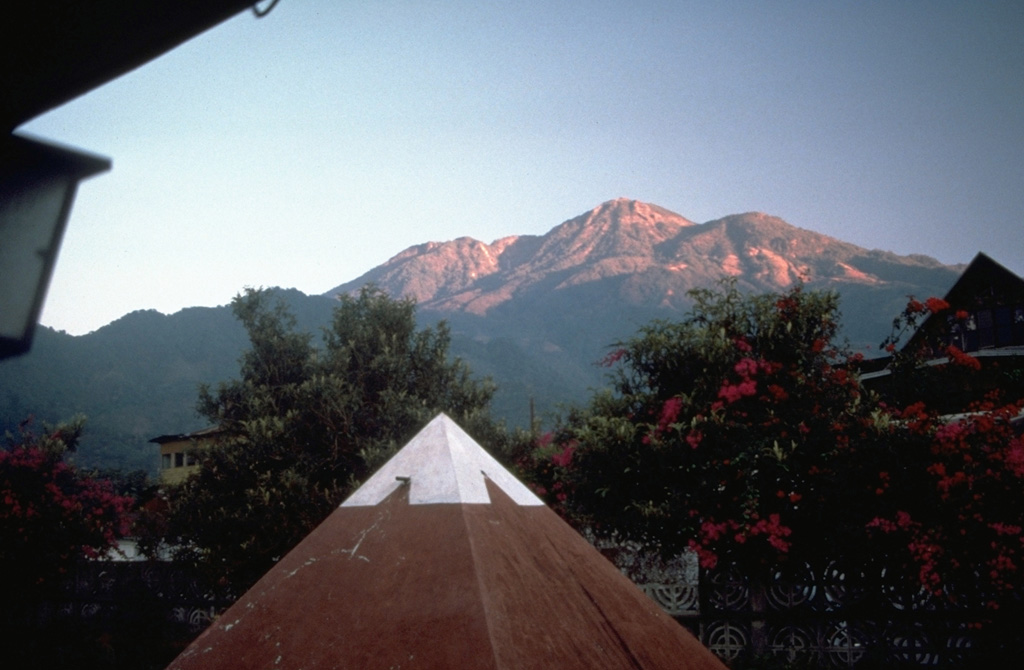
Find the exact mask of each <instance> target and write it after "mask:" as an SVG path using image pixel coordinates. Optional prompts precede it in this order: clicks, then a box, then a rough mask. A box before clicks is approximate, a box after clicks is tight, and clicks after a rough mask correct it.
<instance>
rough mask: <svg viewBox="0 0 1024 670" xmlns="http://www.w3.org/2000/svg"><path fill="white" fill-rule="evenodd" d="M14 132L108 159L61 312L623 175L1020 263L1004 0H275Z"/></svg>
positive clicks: (565, 195)
mask: <svg viewBox="0 0 1024 670" xmlns="http://www.w3.org/2000/svg"><path fill="white" fill-rule="evenodd" d="M20 132H24V133H28V134H31V135H34V136H36V137H41V138H44V139H49V140H52V141H56V142H59V143H62V144H66V145H70V146H73V147H76V148H79V149H82V150H85V151H88V152H91V153H95V154H99V155H101V156H105V157H108V158H110V159H111V160H112V162H113V168H112V170H111V171H110V172H108V173H105V174H102V175H99V176H97V177H93V178H91V179H89V180H87V181H85V182H83V183H82V184H81V186H80V187H79V190H78V196H77V198H76V201H75V204H74V208H73V210H72V213H71V218H70V222H69V225H68V231H67V233H66V235H65V238H64V242H63V246H62V249H61V252H60V256H59V259H58V262H57V267H56V270H55V273H54V277H53V281H52V283H51V286H50V290H49V294H48V297H47V300H46V304H45V307H44V310H43V314H42V317H41V322H42V323H43V324H44V325H48V326H51V327H53V328H57V329H59V330H65V331H67V332H69V333H72V334H76V335H77V334H84V333H87V332H90V331H92V330H95V329H97V328H99V327H101V326H103V325H105V324H107V323H109V322H111V321H113V320H115V319H117V318H119V317H121V316H123V315H125V314H127V313H129V312H132V311H134V310H138V309H157V310H159V311H161V312H164V313H168V314H169V313H174V312H176V311H178V310H180V309H182V308H185V307H189V306H197V305H205V306H212V305H222V304H226V303H228V302H230V301H231V298H232V297H233V296H234V295H236V294H238V293H239V292H241V291H242V290H243V289H244V288H245V287H247V286H282V287H289V288H298V289H299V290H301V291H303V292H305V293H308V294H317V293H323V292H325V291H328V290H330V289H331V288H333V287H335V286H337V285H338V284H341V283H344V282H347V281H350V280H352V279H355V278H357V277H359V276H360V275H362V274H363V273H364V272H366V271H368V270H370V269H371V268H373V267H375V266H377V265H380V264H381V263H383V262H385V261H386V260H388V259H389V258H390V257H392V256H394V255H395V254H397V253H399V252H400V251H402V250H404V249H406V248H407V247H409V246H412V245H415V244H421V243H424V242H427V241H447V240H452V239H455V238H458V237H463V236H469V237H473V238H476V239H479V240H481V241H484V242H491V241H493V240H496V239H499V238H501V237H505V236H508V235H522V234H543V233H545V232H547V231H548V230H550V229H551V228H553V227H555V226H556V225H558V224H560V223H562V222H563V221H565V220H568V219H570V218H573V217H575V216H578V215H579V214H582V213H584V212H586V211H588V210H590V209H592V208H594V207H596V206H597V205H599V204H600V203H602V202H604V201H607V200H611V199H613V198H617V197H628V198H635V199H637V200H642V201H645V202H650V203H654V204H657V205H660V206H662V207H666V208H668V209H670V210H673V211H675V212H678V213H679V214H681V215H683V216H685V217H687V218H688V219H690V220H692V221H695V222H698V223H704V222H707V221H711V220H714V219H717V218H721V217H723V216H728V215H730V214H738V213H742V212H749V211H760V212H765V213H768V214H771V215H774V216H778V217H781V218H783V219H785V220H786V221H788V222H789V223H791V224H793V225H796V226H799V227H801V228H806V229H810V230H814V231H817V232H820V233H824V234H827V235H831V236H833V237H836V238H838V239H841V240H844V241H847V242H852V243H855V244H859V245H861V246H864V247H867V248H871V249H875V248H878V249H884V250H888V251H893V252H896V253H898V254H912V253H917V254H926V255H929V256H932V257H934V258H937V259H938V260H940V261H942V262H944V263H966V262H968V261H970V260H971V258H973V257H974V255H975V254H976V253H977V252H978V251H984V252H986V253H988V254H989V255H990V256H992V257H993V258H994V259H995V260H997V261H998V262H1000V263H1002V264H1003V265H1005V266H1006V267H1008V268H1009V269H1011V270H1013V271H1014V272H1016V273H1018V274H1024V237H1022V235H1021V230H1022V225H1021V224H1022V221H1024V3H1021V2H1015V1H1011V2H983V1H980V0H979V1H978V2H946V1H944V0H928V1H915V0H906V1H903V2H891V1H888V0H886V1H881V2H874V1H871V0H865V1H857V2H853V1H842V0H836V1H834V2H819V1H817V0H815V1H811V2H801V1H795V0H792V1H790V0H775V1H772V2H743V1H729V0H722V1H715V2H712V1H710V0H708V1H704V2H700V1H693V2H687V1H684V0H675V1H671V2H653V1H644V0H630V1H628V2H627V1H626V0H621V1H618V2H602V1H600V0H594V1H591V2H569V1H563V0H543V1H518V2H500V1H495V2H479V1H476V2H462V1H461V0H455V1H445V2H433V1H429V0H416V1H403V0H395V1H392V2H361V3H352V2H337V1H336V0H280V2H278V4H277V5H276V6H275V7H274V8H273V10H272V11H271V12H270V13H269V14H268V15H267V16H266V17H264V18H262V19H258V18H256V17H255V16H254V15H253V14H252V13H250V12H244V13H242V14H239V15H238V16H236V17H235V18H233V19H231V20H230V21H228V22H225V23H223V24H221V25H219V26H217V27H215V28H213V29H212V30H210V31H208V32H206V33H203V34H202V35H200V36H198V37H196V38H195V39H193V40H191V41H189V42H187V43H185V44H183V45H181V46H179V47H178V48H177V49H175V50H174V51H172V52H170V53H168V54H166V55H165V56H162V57H161V58H159V59H157V60H154V61H151V62H150V63H148V64H146V65H144V66H142V67H140V68H138V69H137V70H135V71H133V72H130V73H128V74H126V75H124V76H122V77H120V78H118V79H116V80H114V81H112V82H110V83H108V84H106V85H104V86H102V87H100V88H98V89H95V90H93V91H91V92H89V93H88V94H86V95H84V96H82V97H80V98H78V99H76V100H73V101H71V102H69V103H67V104H66V105H64V106H62V107H60V108H58V109H56V110H53V111H51V112H49V113H47V114H45V115H43V116H41V117H38V118H37V119H34V120H32V121H31V122H29V123H27V124H25V125H24V126H22V127H21V129H20Z"/></svg>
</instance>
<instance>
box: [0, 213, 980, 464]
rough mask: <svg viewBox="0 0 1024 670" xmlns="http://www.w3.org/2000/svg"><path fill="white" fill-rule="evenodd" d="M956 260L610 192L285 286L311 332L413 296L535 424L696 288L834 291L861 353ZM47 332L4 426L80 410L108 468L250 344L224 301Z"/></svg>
mask: <svg viewBox="0 0 1024 670" xmlns="http://www.w3.org/2000/svg"><path fill="white" fill-rule="evenodd" d="M960 269H961V268H959V267H952V266H945V265H942V264H941V263H939V262H938V261H936V260H934V259H931V258H928V257H924V256H897V255H895V254H892V253H888V252H883V251H872V250H867V249H864V248H862V247H858V246H856V245H853V244H849V243H846V242H842V241H840V240H836V239H834V238H831V237H828V236H825V235H821V234H818V233H815V232H812V231H809V230H803V229H800V228H797V227H794V226H791V225H789V224H787V223H786V222H785V221H782V220H781V219H778V218H775V217H772V216H767V215H765V214H758V213H749V214H738V215H735V216H727V217H725V218H722V219H717V220H714V221H709V222H707V223H701V224H698V223H694V222H692V221H689V220H688V219H686V218H684V217H682V216H680V215H679V214H676V213H674V212H670V211H668V210H666V209H663V208H661V207H658V206H656V205H651V204H646V203H643V202H637V201H635V200H626V199H618V200H612V201H609V202H606V203H603V204H601V205H599V206H598V207H596V208H594V209H593V210H591V211H589V212H586V213H584V214H582V215H580V216H578V217H576V218H573V219H570V220H568V221H565V222H564V223H562V224H560V225H558V226H555V227H554V228H552V229H551V230H550V231H549V232H548V233H546V234H545V235H539V236H538V235H524V236H518V237H506V238H503V239H500V240H497V241H495V242H492V243H490V244H486V243H484V242H480V241H478V240H474V239H471V238H468V237H463V238H459V239H456V240H453V241H450V242H440V243H438V242H430V243H427V244H422V245H418V246H415V247H411V248H409V249H406V250H405V251H403V252H401V253H399V254H398V255H397V256H395V257H394V258H392V259H391V260H389V261H388V262H386V263H385V264H383V265H381V266H379V267H377V268H374V269H373V270H371V271H369V272H367V273H366V274H364V275H363V276H361V277H359V278H357V279H355V280H353V281H350V282H347V283H345V284H341V285H340V286H337V287H336V288H334V289H332V290H331V291H328V292H327V293H326V294H325V295H323V296H306V295H303V294H301V293H299V292H298V291H294V290H290V291H282V292H281V295H282V298H283V299H285V300H286V301H287V303H288V306H289V308H290V309H291V311H292V312H293V313H294V314H296V316H297V317H298V320H299V323H300V327H301V328H302V329H303V330H305V331H307V332H311V333H314V334H317V333H319V332H320V329H321V327H322V326H324V325H326V324H327V323H328V322H329V320H330V316H331V310H332V309H333V301H332V300H329V299H328V297H330V296H335V295H338V294H341V293H346V292H355V291H358V289H359V288H360V287H361V286H363V285H365V284H367V283H370V282H373V283H375V284H377V285H378V286H379V287H381V288H383V289H384V290H386V291H387V292H388V293H389V294H391V295H392V296H412V297H414V298H415V299H416V300H417V302H418V305H419V307H418V312H417V313H418V317H419V319H420V320H421V321H422V322H424V323H433V322H436V321H438V320H440V319H444V320H445V321H447V322H448V324H449V325H450V327H451V332H452V343H451V350H452V352H453V354H455V355H457V356H459V357H461V358H462V359H464V360H465V361H467V362H468V363H469V365H470V367H471V368H472V370H473V372H474V374H476V375H477V376H481V377H482V376H490V377H492V378H493V380H494V381H495V382H496V383H497V385H498V389H499V390H498V393H497V395H496V396H495V400H494V403H493V410H494V414H495V415H496V416H497V417H500V418H505V419H506V420H508V422H509V423H510V424H512V425H519V426H524V427H525V426H528V425H529V421H530V408H531V407H534V408H535V409H536V416H537V418H538V419H543V418H545V416H546V415H548V414H550V413H553V412H555V411H556V410H557V408H558V407H559V406H560V405H567V404H572V403H582V402H585V401H586V400H587V399H588V398H589V396H590V393H591V392H592V390H593V389H595V388H599V387H603V386H605V385H606V383H607V379H606V377H605V375H606V374H607V372H608V371H607V370H606V369H605V368H602V367H600V366H598V365H597V362H598V361H600V360H601V359H602V358H603V357H604V356H605V355H606V354H607V353H609V351H610V348H611V347H612V346H614V344H615V343H616V342H618V341H621V340H624V339H628V338H629V337H631V336H632V335H634V334H635V333H636V331H637V329H638V328H639V327H640V326H642V325H643V324H646V323H648V322H650V321H651V320H652V319H656V318H664V319H672V318H679V317H681V316H683V314H685V312H686V310H687V309H688V308H689V306H690V304H691V303H690V300H689V298H688V296H687V292H688V291H689V290H691V289H693V288H698V287H710V286H713V285H714V284H715V283H716V282H718V281H720V280H721V279H722V278H725V277H733V278H734V279H735V281H736V282H737V284H738V286H739V287H740V288H741V289H743V290H749V291H778V290H781V289H785V288H787V287H789V286H791V285H792V284H793V282H796V281H803V282H804V284H805V285H806V286H807V287H808V288H810V289H817V288H826V289H835V290H837V291H838V292H839V293H840V296H841V299H842V302H841V306H842V311H843V322H844V331H845V334H846V336H847V337H848V338H849V340H850V341H851V343H852V344H853V345H854V346H855V347H858V348H864V347H866V346H868V345H875V346H877V344H878V343H879V342H880V341H881V340H882V338H884V337H885V336H886V335H887V334H888V333H889V327H890V324H891V323H892V319H893V317H895V316H896V315H897V314H898V313H899V312H900V311H901V310H902V309H903V307H904V306H905V305H906V300H907V296H908V295H915V296H917V297H919V298H921V297H928V296H932V295H937V296H941V295H944V294H945V293H946V291H947V290H948V289H949V288H950V287H951V286H952V285H953V283H954V281H955V280H956V278H957V277H958V276H959V271H960ZM227 298H228V296H225V299H227ZM40 330H41V332H40V334H39V335H38V336H37V342H36V346H35V348H34V350H33V352H32V353H31V354H29V355H28V356H24V357H21V358H17V359H12V360H8V361H4V362H2V363H0V424H3V425H0V430H2V429H4V428H13V427H14V426H16V425H17V422H18V421H20V420H21V419H23V418H25V417H26V416H28V415H29V414H34V415H36V416H37V418H39V419H40V420H48V421H58V420H63V419H67V418H70V417H71V416H73V415H74V414H75V413H77V412H84V413H86V414H87V415H88V416H89V423H88V424H87V432H86V436H85V437H84V439H83V442H82V446H81V448H80V456H81V459H82V461H83V462H84V463H86V464H88V465H91V466H99V467H112V468H116V467H122V468H128V469H132V468H135V467H149V468H153V467H154V466H155V463H156V451H155V450H154V448H153V445H150V444H148V440H149V439H151V438H152V437H156V436H157V435H161V434H166V433H179V432H186V431H189V430H195V429H197V428H200V427H202V425H201V423H200V422H201V419H199V418H198V417H196V416H195V414H194V412H193V410H192V408H193V407H194V406H195V402H196V398H197V394H196V387H197V385H198V384H199V383H208V384H216V383H217V382H219V381H223V380H226V379H228V378H230V377H233V376H236V375H237V360H238V356H239V355H240V353H241V350H242V349H243V348H244V347H245V346H246V344H247V343H246V341H245V334H244V331H243V330H242V328H241V326H240V325H239V324H238V323H237V322H236V321H235V320H234V318H233V317H232V314H231V310H230V308H229V307H220V308H192V309H188V310H183V311H181V312H179V313H177V314H173V315H169V316H167V315H163V314H159V313H156V312H137V313H133V314H131V315H127V316H126V317H124V318H122V319H120V320H118V321H117V322H114V323H113V324H110V325H109V326H106V327H104V328H101V329H99V330H98V331H96V332H95V333H91V334H89V335H84V336H81V337H72V336H70V335H66V334H62V333H55V332H52V331H49V330H48V329H40ZM869 354H870V352H869Z"/></svg>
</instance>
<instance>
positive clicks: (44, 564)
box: [0, 421, 132, 592]
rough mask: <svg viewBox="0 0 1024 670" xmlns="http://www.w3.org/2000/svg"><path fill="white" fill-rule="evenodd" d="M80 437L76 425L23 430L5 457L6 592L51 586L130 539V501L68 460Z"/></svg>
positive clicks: (0, 557) (2, 534) (0, 473)
mask: <svg viewBox="0 0 1024 670" xmlns="http://www.w3.org/2000/svg"><path fill="white" fill-rule="evenodd" d="M80 431H81V422H80V421H79V422H77V423H73V424H69V425H62V426H59V427H57V428H53V429H47V431H46V432H45V433H44V434H43V435H36V434H34V433H33V432H31V430H30V429H29V425H28V424H27V423H26V424H23V425H22V429H21V433H20V434H19V435H18V436H16V437H14V438H9V440H8V442H9V444H7V445H6V446H5V447H4V448H3V449H0V570H2V573H3V580H2V583H3V585H4V589H5V591H8V592H9V591H11V590H18V591H21V592H24V591H25V590H26V589H32V588H35V587H37V586H45V585H47V584H50V583H53V582H55V581H57V580H59V579H60V576H61V575H62V574H63V573H64V572H66V571H67V569H68V568H69V567H70V566H71V565H72V564H73V563H74V562H75V561H77V560H79V559H81V558H95V557H97V556H99V555H101V554H104V553H105V552H107V551H108V550H109V549H111V548H112V547H114V546H115V545H116V543H117V540H118V538H120V537H122V536H123V535H124V533H125V532H126V531H127V525H128V516H127V512H128V510H129V507H130V505H131V502H132V501H131V499H130V498H127V497H124V496H120V495H117V494H116V493H115V492H114V490H113V487H112V486H111V485H110V483H109V482H107V481H105V480H101V479H96V478H93V477H91V476H89V475H87V474H84V473H82V472H80V471H79V470H78V469H76V468H75V467H74V466H72V465H70V464H68V463H67V462H65V460H64V456H65V454H66V453H67V452H69V451H73V450H74V447H75V444H76V442H77V440H78V435H79V433H80Z"/></svg>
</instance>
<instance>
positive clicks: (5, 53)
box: [0, 0, 254, 134]
mask: <svg viewBox="0 0 1024 670" xmlns="http://www.w3.org/2000/svg"><path fill="white" fill-rule="evenodd" d="M253 4H254V0H173V1H170V0H31V1H30V2H17V1H13V2H8V3H5V6H4V9H3V12H2V14H0V91H2V94H0V124H2V126H3V127H2V130H3V132H4V134H6V133H9V132H10V131H11V130H13V129H14V128H16V127H18V126H19V125H21V124H22V123H24V122H26V121H28V120H29V119H31V118H33V117H35V116H38V115H40V114H42V113H43V112H46V111H48V110H50V109H53V108H54V107H57V106H59V105H61V104H63V103H65V102H67V101H69V100H71V99H73V98H75V97H77V96H79V95H81V94H83V93H85V92H87V91H89V90H91V89H93V88H96V87H97V86H100V85H102V84H104V83H106V82H108V81H110V80H112V79H114V78H115V77H118V76H120V75H122V74H124V73H125V72H128V71H129V70H132V69H134V68H136V67H139V66H140V65H142V64H143V63H146V62H147V61H150V60H152V59H154V58H156V57H157V56H160V55H161V54H163V53H165V52H167V51H169V50H171V49H173V48H174V47H176V46H178V45H179V44H181V43H183V42H185V41H186V40H188V39H190V38H192V37H194V36H196V35H198V34H199V33H201V32H203V31H205V30H207V29H208V28H211V27H213V26H215V25H217V24H218V23H220V22H222V21H224V20H225V19H227V18H230V17H231V16H233V15H234V14H237V13H238V12H240V11H242V10H244V9H246V8H247V7H249V6H251V5H253Z"/></svg>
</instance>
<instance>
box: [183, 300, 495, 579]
mask: <svg viewBox="0 0 1024 670" xmlns="http://www.w3.org/2000/svg"><path fill="white" fill-rule="evenodd" d="M232 306H233V309H234V312H235V314H236V316H237V317H238V319H239V320H240V321H241V322H242V324H243V325H244V326H245V329H246V331H247V332H248V336H249V339H250V342H251V348H250V349H249V350H248V351H247V352H246V353H245V354H244V355H243V357H242V358H241V361H240V370H239V372H240V376H239V378H238V379H235V380H231V381H228V382H224V383H221V384H219V385H218V386H217V387H216V388H210V387H204V388H203V389H201V392H200V398H199V404H198V408H199V411H200V413H201V414H202V415H203V416H204V417H206V418H207V419H208V420H209V421H210V423H211V424H212V425H215V426H217V427H219V429H220V437H219V439H218V441H217V444H216V446H215V447H214V448H211V449H209V450H203V451H200V452H198V453H197V456H198V457H199V461H200V466H201V467H200V469H199V471H198V473H197V474H195V475H193V476H192V477H191V478H190V479H189V480H188V481H186V482H185V483H184V484H183V485H182V486H181V487H180V489H179V490H177V491H174V492H173V493H172V512H171V518H170V524H169V537H170V539H171V540H172V542H175V543H177V544H178V545H179V546H180V547H182V549H181V550H180V551H179V557H181V558H187V559H190V560H193V561H196V562H198V563H199V564H201V565H202V566H204V567H206V568H208V570H209V571H210V573H211V574H212V575H215V576H216V577H217V578H218V579H220V580H221V581H222V583H225V584H229V585H230V586H231V587H232V588H233V589H235V590H240V589H244V588H247V587H248V585H250V584H251V583H252V582H254V581H255V580H256V579H257V578H258V577H259V576H261V575H262V574H263V573H264V572H266V570H268V569H269V568H270V566H271V565H272V564H273V562H274V561H276V560H277V559H278V558H280V557H281V556H283V555H284V554H285V553H286V552H287V551H288V550H289V549H290V548H291V547H292V546H294V545H295V544H296V543H297V542H298V541H299V540H301V539H302V538H303V537H305V535H306V534H308V533H309V531H310V530H312V528H314V527H315V526H316V525H317V524H318V523H320V521H322V520H323V519H324V518H325V517H326V516H327V515H328V514H329V513H330V511H331V510H332V509H333V508H334V507H335V506H337V505H338V504H339V503H340V502H341V501H342V500H343V499H344V497H345V496H346V495H347V494H348V493H349V492H350V490H351V489H352V487H353V485H354V484H356V483H357V482H359V481H361V480H362V479H363V478H364V477H365V476H366V475H368V474H369V473H370V472H371V471H372V470H373V469H375V468H376V467H377V466H378V465H380V464H381V463H382V462H383V461H384V460H385V459H386V458H387V457H388V456H390V455H391V454H392V453H393V452H394V451H395V450H396V449H397V448H398V447H399V446H401V444H403V443H404V442H405V441H406V440H408V439H409V438H411V437H412V435H413V434H414V433H415V432H416V431H417V430H418V429H419V428H421V427H422V426H423V425H425V424H426V423H427V422H428V421H429V420H430V419H431V418H433V417H434V416H435V415H436V414H437V413H438V412H442V411H443V412H446V413H448V414H449V416H451V417H452V418H453V419H455V420H456V421H458V422H459V423H460V424H462V425H464V426H466V427H467V430H472V431H474V434H477V435H481V436H490V435H496V434H498V433H499V430H498V429H497V428H496V427H494V426H493V424H492V423H491V421H490V418H489V414H488V403H489V401H490V398H491V395H492V392H493V387H492V385H491V384H490V383H489V382H487V381H478V380H475V379H473V378H472V377H471V375H470V371H469V369H468V368H467V366H466V365H465V364H463V363H462V362H461V361H459V360H454V361H452V360H449V355H448V345H449V339H450V337H449V331H448V329H447V326H446V325H445V324H444V323H440V324H438V325H437V326H434V327H428V328H424V329H417V326H416V322H415V304H414V302H412V301H411V300H393V299H391V298H389V297H388V296H386V295H385V294H383V293H381V292H380V291H378V290H376V289H374V288H372V287H371V288H366V289H363V290H362V291H361V292H360V294H359V295H358V296H355V297H353V296H341V297H340V298H339V304H338V306H337V308H336V310H335V313H334V318H333V322H332V324H331V326H330V328H328V329H326V331H325V332H324V336H323V346H322V347H317V346H314V344H313V337H312V335H310V334H309V333H304V332H298V331H296V330H295V321H294V318H293V317H292V316H291V314H290V313H289V312H288V311H287V309H286V308H285V307H284V305H283V303H281V302H278V301H275V299H274V296H273V294H272V292H270V291H266V290H252V289H250V290H247V291H246V292H245V293H244V294H243V295H239V296H238V297H236V298H235V300H234V302H233V305H232Z"/></svg>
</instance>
